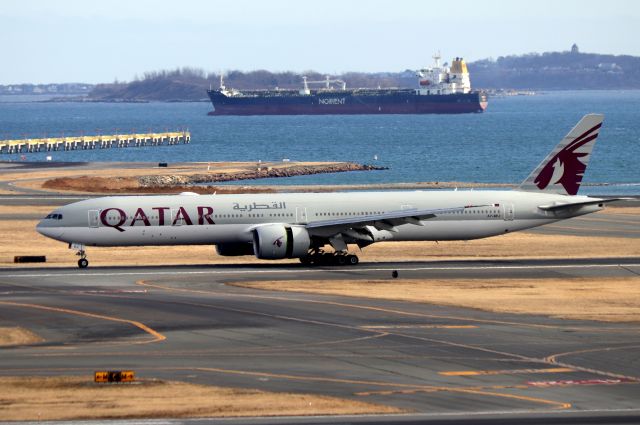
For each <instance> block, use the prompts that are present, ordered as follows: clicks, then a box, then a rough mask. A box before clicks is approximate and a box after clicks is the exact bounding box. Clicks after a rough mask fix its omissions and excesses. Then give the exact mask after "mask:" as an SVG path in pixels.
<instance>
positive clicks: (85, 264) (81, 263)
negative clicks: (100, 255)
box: [78, 258, 89, 269]
mask: <svg viewBox="0 0 640 425" xmlns="http://www.w3.org/2000/svg"><path fill="white" fill-rule="evenodd" d="M88 266H89V260H87V259H86V258H81V259H79V260H78V267H80V268H81V269H86V268H87V267H88Z"/></svg>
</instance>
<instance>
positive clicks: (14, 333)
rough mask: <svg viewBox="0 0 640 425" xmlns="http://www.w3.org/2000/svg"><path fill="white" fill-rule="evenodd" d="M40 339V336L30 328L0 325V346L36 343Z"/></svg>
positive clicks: (40, 340)
mask: <svg viewBox="0 0 640 425" xmlns="http://www.w3.org/2000/svg"><path fill="white" fill-rule="evenodd" d="M42 341H43V339H42V338H40V337H39V336H38V335H36V334H34V333H33V332H31V331H30V330H27V329H24V328H20V327H0V347H10V346H15V345H29V344H36V343H38V342H42Z"/></svg>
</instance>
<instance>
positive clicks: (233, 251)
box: [216, 242, 253, 257]
mask: <svg viewBox="0 0 640 425" xmlns="http://www.w3.org/2000/svg"><path fill="white" fill-rule="evenodd" d="M216 252H217V253H218V255H222V256H224V257H237V256H240V255H253V245H252V244H251V242H239V243H220V244H218V245H216Z"/></svg>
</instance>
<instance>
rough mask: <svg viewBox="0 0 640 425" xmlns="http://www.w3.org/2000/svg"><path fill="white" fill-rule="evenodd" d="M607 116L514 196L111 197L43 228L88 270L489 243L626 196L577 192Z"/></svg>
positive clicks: (564, 144) (66, 209)
mask: <svg viewBox="0 0 640 425" xmlns="http://www.w3.org/2000/svg"><path fill="white" fill-rule="evenodd" d="M603 119H604V116H603V115H600V114H588V115H585V116H584V117H583V118H582V119H581V120H580V122H578V124H577V125H576V126H575V127H574V128H573V129H572V130H571V131H570V132H569V133H568V134H567V135H566V136H565V137H564V138H563V139H562V141H561V142H560V143H559V144H558V145H557V146H556V148H555V149H554V150H552V151H551V153H549V154H548V155H547V157H546V158H545V159H544V160H543V161H542V162H541V163H540V165H538V167H537V168H535V169H534V171H533V172H532V173H531V174H530V175H529V176H528V177H527V178H526V179H525V180H524V182H523V183H522V184H520V186H519V187H517V188H515V189H514V190H479V191H473V190H470V191H458V190H426V191H388V192H383V191H381V192H336V193H281V194H238V195H216V194H213V195H198V194H196V193H191V192H185V193H182V194H179V195H165V196H149V195H144V196H109V197H101V198H94V199H87V200H83V201H79V202H75V203H72V204H69V205H66V206H63V207H61V208H57V209H56V210H54V211H53V212H52V213H51V214H49V215H47V216H46V217H45V218H44V219H43V220H42V221H40V223H39V224H38V225H37V227H36V229H37V231H38V232H39V233H41V234H42V235H44V236H47V237H49V238H53V239H56V240H59V241H63V242H67V243H68V244H69V248H71V249H74V250H76V251H77V254H76V255H78V256H80V259H79V260H78V266H79V267H80V268H85V267H87V266H88V265H89V261H88V260H87V255H86V247H87V246H144V245H215V247H216V251H217V253H218V254H219V255H222V256H241V255H255V256H256V257H257V258H259V259H264V260H276V259H285V258H299V259H300V261H301V262H302V263H303V264H308V265H318V264H325V265H344V264H348V265H356V264H358V262H359V259H358V257H357V256H356V255H355V254H352V253H349V251H348V244H352V245H357V246H358V247H359V248H360V249H362V248H364V247H366V246H368V245H370V244H372V243H376V242H383V241H385V242H387V241H449V240H470V239H479V238H486V237H489V236H497V235H503V234H506V233H511V232H516V231H519V230H524V229H530V228H533V227H537V226H542V225H545V224H549V223H554V222H557V221H559V220H565V219H568V218H572V217H577V216H581V215H584V214H590V213H594V212H596V211H600V210H602V209H603V208H604V205H605V204H606V203H608V202H612V201H615V200H620V199H623V198H615V199H600V198H592V197H588V196H580V195H577V193H578V189H579V188H580V184H581V182H582V177H583V175H584V172H585V170H586V167H587V164H588V162H589V158H590V154H591V151H592V149H593V146H594V144H595V142H596V139H597V137H598V134H599V132H600V128H601V126H602V122H603ZM327 245H330V246H331V247H332V248H333V250H325V247H326V246H327Z"/></svg>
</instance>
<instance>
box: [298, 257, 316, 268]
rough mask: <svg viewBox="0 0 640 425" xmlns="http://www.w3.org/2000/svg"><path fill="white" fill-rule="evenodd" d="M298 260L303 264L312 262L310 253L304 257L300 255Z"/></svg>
mask: <svg viewBox="0 0 640 425" xmlns="http://www.w3.org/2000/svg"><path fill="white" fill-rule="evenodd" d="M300 262H301V263H302V264H304V265H305V266H308V265H309V264H311V263H312V262H313V260H312V258H311V256H310V255H307V256H306V257H300Z"/></svg>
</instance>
